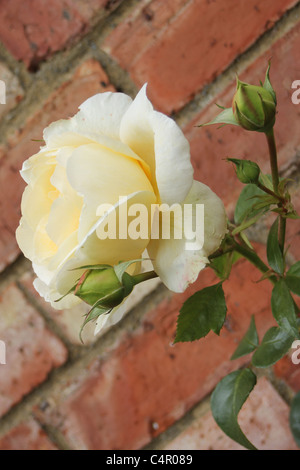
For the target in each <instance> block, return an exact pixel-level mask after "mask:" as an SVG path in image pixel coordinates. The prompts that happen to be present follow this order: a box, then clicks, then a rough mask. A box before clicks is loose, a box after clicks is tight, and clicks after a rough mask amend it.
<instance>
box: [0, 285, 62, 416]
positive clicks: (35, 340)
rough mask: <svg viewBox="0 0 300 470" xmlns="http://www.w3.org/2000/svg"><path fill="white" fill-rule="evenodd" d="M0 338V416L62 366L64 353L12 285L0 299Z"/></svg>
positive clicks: (58, 343) (39, 318) (59, 343)
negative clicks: (0, 356)
mask: <svg viewBox="0 0 300 470" xmlns="http://www.w3.org/2000/svg"><path fill="white" fill-rule="evenodd" d="M0 338H1V341H4V343H5V345H6V364H5V365H3V364H2V365H0V415H3V414H4V413H6V412H7V411H8V410H9V409H10V408H11V407H12V406H13V405H14V404H15V403H17V402H19V401H20V400H21V398H22V397H23V396H24V395H26V394H28V393H29V392H30V391H31V390H32V389H33V388H34V387H36V386H37V385H39V384H40V383H42V382H43V381H44V380H45V379H46V377H47V376H48V374H49V372H50V371H51V370H52V369H53V368H56V367H59V366H60V365H62V364H63V363H64V362H65V361H66V358H67V351H66V349H65V347H64V345H63V344H62V343H61V342H60V341H59V340H58V339H57V338H56V337H55V336H54V335H53V334H52V333H51V332H50V331H49V330H48V329H47V328H46V326H45V324H44V321H43V319H42V318H41V317H40V315H38V314H37V313H36V311H35V310H34V309H33V307H31V306H30V305H29V304H28V303H27V302H26V300H25V299H24V297H23V295H22V294H21V292H20V291H19V290H18V289H17V288H16V287H15V286H14V285H11V286H9V287H7V288H6V289H5V291H4V292H3V293H2V295H1V297H0Z"/></svg>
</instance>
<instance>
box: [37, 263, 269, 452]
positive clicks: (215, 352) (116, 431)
mask: <svg viewBox="0 0 300 470" xmlns="http://www.w3.org/2000/svg"><path fill="white" fill-rule="evenodd" d="M259 277H260V275H259V273H257V272H256V271H254V269H252V267H251V266H250V265H249V264H248V263H246V262H239V265H237V267H236V269H235V272H234V275H233V277H232V279H231V280H230V281H229V282H227V283H226V286H225V290H226V294H227V301H228V308H229V311H228V317H227V322H226V326H225V328H223V330H222V332H221V336H220V337H218V336H216V335H214V334H213V333H211V334H209V335H208V336H207V337H206V338H205V339H203V340H201V341H197V342H194V343H186V344H177V345H176V346H172V341H173V339H174V332H175V327H176V318H177V315H178V311H179V309H180V308H181V306H182V303H183V301H184V299H186V298H187V296H189V295H190V294H191V293H192V292H194V291H195V290H196V289H199V288H200V287H203V286H204V285H208V284H210V283H211V282H213V281H214V276H213V274H212V273H211V271H209V270H207V271H206V272H205V273H203V274H202V275H201V276H200V279H199V281H198V282H197V283H196V284H195V285H194V286H193V287H192V288H191V289H189V291H188V292H186V293H185V294H183V295H173V296H172V297H171V298H168V299H166V300H164V301H163V302H162V303H161V304H160V305H159V306H158V307H157V308H156V309H155V310H153V311H150V312H149V313H148V314H147V315H146V316H145V317H144V319H143V321H142V324H141V325H140V326H139V327H138V328H137V329H136V330H135V331H133V332H132V333H130V332H126V331H123V332H122V333H120V336H119V338H118V344H119V346H118V345H117V347H116V348H115V349H113V351H112V352H111V353H110V354H109V355H108V356H107V355H105V357H102V358H99V360H95V361H94V362H92V363H91V365H90V367H89V368H87V369H85V370H84V371H81V373H80V374H78V375H77V376H76V380H75V381H73V383H72V385H71V384H70V383H68V386H67V387H66V388H65V389H64V391H63V392H62V393H61V395H60V396H56V397H55V398H54V399H53V400H52V401H53V403H54V404H53V405H52V406H49V407H48V408H47V410H46V411H45V412H42V411H40V412H39V419H41V420H45V422H47V423H48V424H49V423H50V424H51V425H53V426H57V427H58V428H59V431H61V432H62V433H63V434H64V435H65V437H66V438H67V440H68V441H69V442H70V443H71V446H72V447H74V448H76V449H135V448H139V447H141V446H143V445H145V444H146V443H147V442H149V441H150V440H151V438H152V437H153V436H155V435H156V434H157V433H160V432H162V431H164V430H165V429H166V428H167V427H169V426H170V425H171V424H172V423H173V422H174V421H175V420H177V419H179V418H180V417H181V416H183V415H184V414H185V413H186V411H187V410H188V409H189V408H191V407H192V406H193V405H195V403H197V402H198V401H199V400H201V399H202V398H203V397H204V396H206V395H207V394H208V393H209V392H211V391H212V389H213V388H214V386H215V385H216V383H217V382H218V381H219V380H220V378H221V377H223V376H224V375H226V374H227V373H229V372H230V371H231V370H233V369H236V368H237V367H238V366H239V365H241V364H242V363H244V362H245V361H248V358H243V359H242V360H238V361H234V362H232V361H230V360H229V358H230V356H231V354H232V353H233V351H234V349H235V348H236V346H237V342H238V340H239V339H241V337H242V336H243V335H244V333H245V332H246V330H247V328H248V326H249V322H250V315H251V314H252V313H255V315H256V319H257V325H258V328H259V331H260V334H261V335H262V334H263V333H264V332H265V331H266V330H267V329H268V328H269V327H270V326H271V325H273V324H274V322H273V319H272V318H271V314H270V310H269V303H270V287H269V284H268V283H267V282H263V283H260V284H257V285H256V284H255V300H253V297H254V296H253V289H254V284H253V282H254V281H255V280H257V279H258V278H259ZM129 423H130V425H129ZM153 423H156V424H155V428H154V426H153Z"/></svg>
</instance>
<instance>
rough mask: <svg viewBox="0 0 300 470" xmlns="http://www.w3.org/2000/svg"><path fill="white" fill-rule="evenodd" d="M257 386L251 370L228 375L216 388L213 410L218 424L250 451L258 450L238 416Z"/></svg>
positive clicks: (213, 397) (212, 403) (212, 398)
mask: <svg viewBox="0 0 300 470" xmlns="http://www.w3.org/2000/svg"><path fill="white" fill-rule="evenodd" d="M255 385H256V376H255V374H254V373H253V372H252V371H251V370H250V369H243V370H238V371H235V372H232V373H231V374H229V375H227V376H226V377H225V378H224V379H223V380H221V382H220V383H219V384H218V385H217V387H216V388H215V390H214V392H213V394H212V397H211V410H212V414H213V417H214V419H215V421H216V423H217V424H218V425H219V426H220V428H221V429H222V431H224V432H225V434H226V435H227V436H229V437H230V438H231V439H233V440H234V441H236V442H238V443H239V444H240V445H242V446H244V447H246V449H249V450H256V448H255V447H254V445H253V444H251V442H250V441H249V440H248V439H247V438H246V436H245V434H244V433H243V431H242V430H241V428H240V426H239V424H238V421H237V419H238V414H239V412H240V409H241V408H242V406H243V404H244V403H245V401H246V400H247V398H248V396H249V394H250V393H251V391H252V390H253V388H254V387H255Z"/></svg>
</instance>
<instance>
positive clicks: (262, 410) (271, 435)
mask: <svg viewBox="0 0 300 470" xmlns="http://www.w3.org/2000/svg"><path fill="white" fill-rule="evenodd" d="M194 415H195V421H194V422H193V423H192V424H191V425H190V426H189V427H188V428H187V429H185V430H184V431H182V432H181V433H180V434H179V435H178V436H177V437H176V438H175V439H174V440H173V441H172V442H169V443H168V444H167V445H165V446H163V449H164V450H242V449H243V447H241V446H240V445H239V444H237V443H236V442H234V441H232V440H231V439H229V438H228V437H227V436H226V435H225V434H224V433H223V432H222V431H221V429H220V428H219V427H218V426H217V424H216V422H215V421H214V419H213V417H212V414H211V412H208V413H206V414H205V415H203V416H201V415H200V416H197V412H195V413H194ZM239 423H240V426H241V428H242V430H243V431H244V433H245V434H246V436H247V438H248V439H249V440H250V441H251V442H252V443H253V444H254V445H255V446H256V447H257V449H259V450H297V446H296V443H295V441H294V439H293V437H292V434H291V431H290V429H289V408H288V406H287V404H286V403H285V402H284V401H283V400H282V398H281V397H280V396H279V395H278V393H277V392H276V390H274V388H273V387H272V385H271V384H270V383H269V382H268V381H267V379H265V378H261V379H260V380H259V381H258V384H257V385H256V387H255V388H254V390H253V392H252V393H251V395H250V397H249V399H248V400H247V402H246V403H245V405H244V406H243V408H242V410H241V412H240V415H239Z"/></svg>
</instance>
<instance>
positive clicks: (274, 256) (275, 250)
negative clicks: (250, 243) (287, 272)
mask: <svg viewBox="0 0 300 470" xmlns="http://www.w3.org/2000/svg"><path fill="white" fill-rule="evenodd" d="M278 227H279V217H277V219H276V220H275V222H274V224H273V225H272V227H271V229H270V232H269V236H268V242H267V258H268V263H269V265H270V266H271V268H272V269H274V271H275V272H276V273H278V274H283V272H284V258H283V254H282V251H281V249H280V246H279V241H278Z"/></svg>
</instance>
